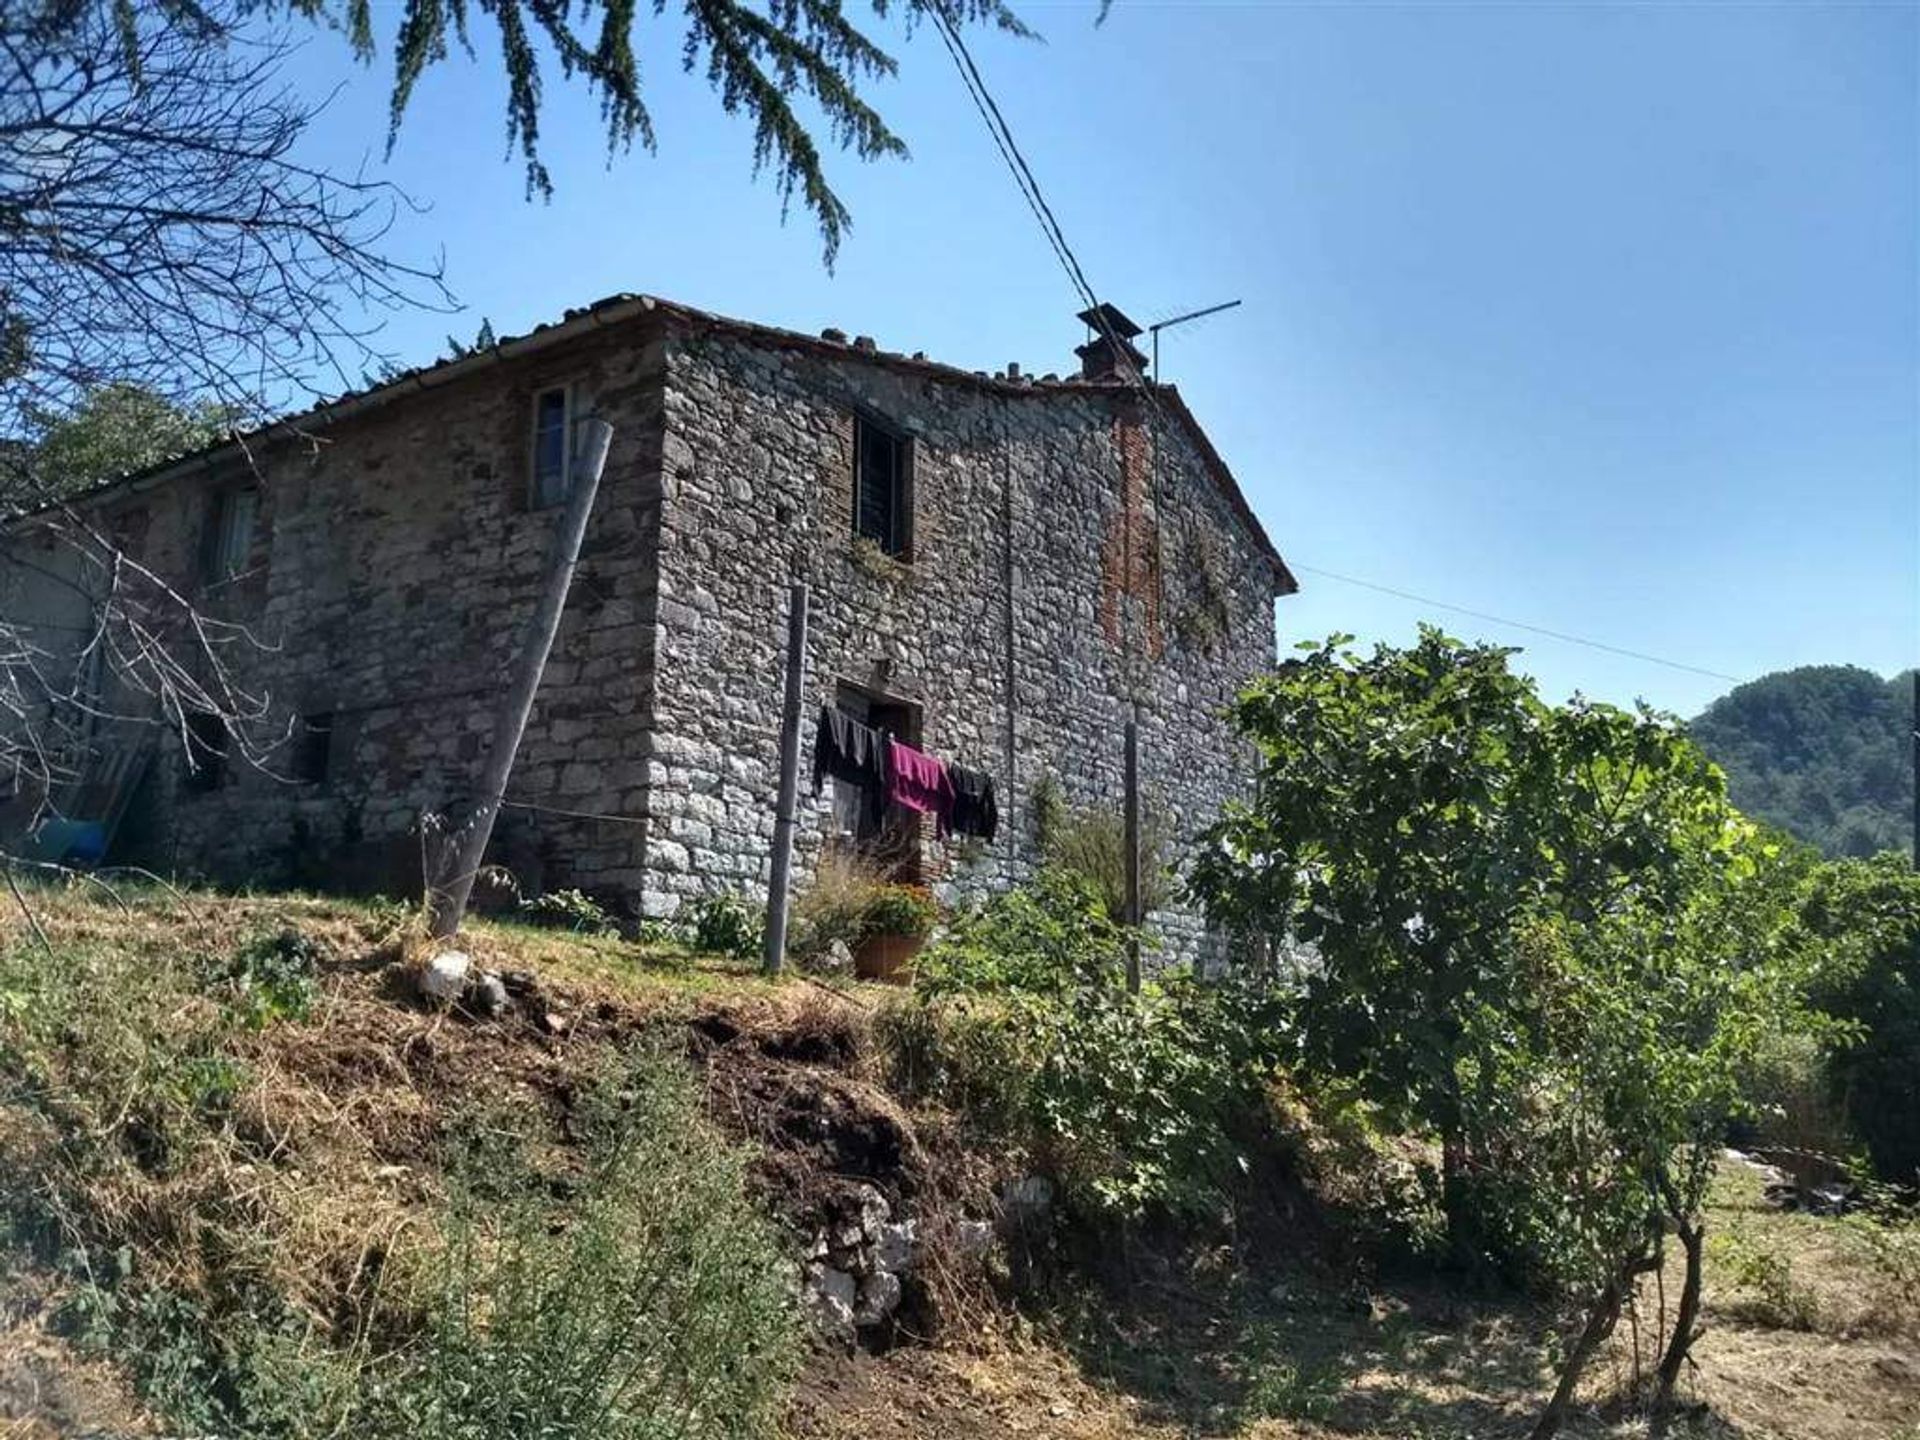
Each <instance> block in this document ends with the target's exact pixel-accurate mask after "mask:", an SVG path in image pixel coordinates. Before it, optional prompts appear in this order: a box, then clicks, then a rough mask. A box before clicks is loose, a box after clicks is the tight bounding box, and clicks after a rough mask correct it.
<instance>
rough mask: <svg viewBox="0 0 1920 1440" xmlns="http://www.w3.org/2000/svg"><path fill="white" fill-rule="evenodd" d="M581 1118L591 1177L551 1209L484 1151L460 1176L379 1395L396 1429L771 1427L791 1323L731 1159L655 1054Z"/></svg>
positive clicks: (696, 1431)
mask: <svg viewBox="0 0 1920 1440" xmlns="http://www.w3.org/2000/svg"><path fill="white" fill-rule="evenodd" d="M578 1124H579V1128H580V1129H581V1130H583V1131H584V1132H585V1135H586V1141H587V1155H586V1170H585V1173H584V1175H582V1176H581V1177H579V1178H578V1180H577V1181H576V1182H575V1183H574V1184H573V1185H572V1186H571V1187H570V1191H571V1193H569V1194H568V1197H567V1200H566V1203H565V1205H564V1206H559V1205H556V1204H555V1203H554V1202H553V1200H552V1198H551V1196H550V1194H549V1193H548V1192H549V1189H550V1188H551V1187H550V1186H549V1185H548V1184H544V1183H543V1184H537V1185H528V1186H525V1187H523V1188H522V1189H521V1190H520V1192H519V1193H517V1194H516V1193H512V1192H511V1191H508V1192H507V1193H504V1194H503V1193H502V1186H501V1184H500V1177H499V1175H498V1173H496V1171H497V1163H496V1162H497V1158H498V1157H497V1154H496V1153H495V1152H493V1151H492V1150H487V1151H483V1152H482V1154H481V1156H480V1158H479V1162H478V1166H477V1170H473V1169H470V1170H468V1171H466V1172H465V1173H464V1174H463V1172H462V1169H461V1167H459V1166H456V1167H455V1171H454V1177H453V1178H454V1182H455V1185H456V1196H455V1200H454V1203H453V1206H452V1209H451V1212H450V1214H449V1218H448V1223H447V1243H446V1248H445V1253H444V1257H443V1260H442V1262H441V1266H440V1273H439V1279H438V1286H437V1293H436V1294H435V1296H434V1297H433V1299H432V1301H431V1303H430V1306H429V1314H430V1317H431V1319H430V1323H429V1337H430V1339H429V1343H428V1344H426V1345H425V1346H424V1347H422V1348H421V1349H420V1351H419V1352H418V1359H417V1360H415V1361H414V1362H413V1363H412V1364H411V1365H410V1366H408V1367H407V1368H406V1369H405V1370H403V1371H402V1372H401V1374H400V1375H399V1376H398V1377H397V1380H396V1381H395V1382H390V1383H389V1384H388V1385H387V1387H386V1391H387V1395H386V1400H387V1404H388V1406H389V1407H390V1409H391V1410H392V1412H393V1413H392V1416H391V1419H392V1422H393V1425H392V1429H393V1433H394V1434H395V1435H396V1436H397V1435H399V1434H401V1433H405V1434H406V1435H407V1436H408V1437H410V1440H493V1437H498V1440H548V1437H551V1440H560V1437H568V1440H572V1437H578V1436H586V1435H591V1436H595V1437H600V1440H645V1437H653V1436H658V1435H674V1436H679V1437H685V1440H722V1437H747V1436H759V1435H763V1434H767V1433H770V1431H771V1429H772V1427H773V1425H774V1422H775V1419H776V1416H777V1411H778V1402H779V1400H780V1397H781V1394H782V1392H783V1386H784V1381H785V1379H786V1377H787V1376H788V1374H789V1373H790V1372H791V1370H792V1368H793V1366H794V1363H795V1361H796V1359H797V1356H798V1353H799V1347H800V1330H799V1327H798V1322H797V1314H796V1310H795V1305H794V1299H793V1296H794V1284H793V1277H792V1276H791V1275H790V1274H789V1273H788V1267H787V1266H786V1265H784V1264H783V1262H782V1259H781V1252H780V1248H779V1245H778V1243H777V1241H776V1239H775V1237H774V1235H773V1233H772V1230H771V1228H770V1226H769V1224H768V1222H767V1221H766V1219H765V1218H764V1217H763V1216H762V1215H761V1214H760V1213H759V1212H758V1211H756V1210H755V1209H754V1207H753V1205H752V1203H751V1202H750V1201H749V1199H748V1198H747V1193H746V1185H745V1166H744V1160H743V1158H742V1154H741V1152H740V1151H739V1150H738V1149H737V1148H735V1147H733V1146H731V1145H729V1144H727V1143H726V1142H725V1141H724V1140H722V1139H721V1138H720V1136H719V1135H717V1134H716V1133H715V1132H714V1130H713V1128H712V1127H711V1125H710V1124H709V1123H708V1122H707V1120H706V1119H705V1117H704V1115H703V1114H702V1112H701V1109H700V1103H699V1097H698V1095H697V1094H696V1093H695V1089H694V1085H693V1081H692V1078H691V1077H690V1076H689V1075H688V1073H687V1071H686V1067H685V1066H684V1065H683V1064H681V1063H679V1062H678V1061H677V1060H676V1059H675V1058H674V1057H672V1056H671V1055H669V1054H668V1053H667V1052H666V1051H665V1050H664V1049H660V1050H646V1051H643V1052H641V1053H640V1054H639V1055H638V1056H636V1057H634V1058H633V1059H632V1060H631V1061H630V1062H628V1063H627V1064H625V1065H624V1066H622V1067H620V1068H618V1069H616V1070H615V1071H613V1072H612V1073H610V1074H609V1075H608V1077H607V1078H606V1080H605V1081H603V1083H602V1084H601V1085H600V1086H599V1088H598V1089H597V1090H595V1091H594V1092H592V1094H591V1095H590V1096H589V1098H588V1101H587V1103H586V1104H585V1105H584V1106H583V1107H581V1109H580V1113H579V1116H578ZM475 1179H478V1180H480V1181H483V1182H484V1188H483V1189H482V1190H479V1191H476V1189H475V1188H474V1187H473V1185H472V1184H471V1183H464V1182H471V1181H473V1180H475Z"/></svg>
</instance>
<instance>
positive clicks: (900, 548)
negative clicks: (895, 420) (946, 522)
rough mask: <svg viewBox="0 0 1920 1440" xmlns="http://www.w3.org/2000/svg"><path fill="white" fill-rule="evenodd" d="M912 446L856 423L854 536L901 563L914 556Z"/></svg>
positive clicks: (860, 417)
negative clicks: (911, 508) (911, 497)
mask: <svg viewBox="0 0 1920 1440" xmlns="http://www.w3.org/2000/svg"><path fill="white" fill-rule="evenodd" d="M911 455H912V445H911V442H910V441H908V440H907V438H906V437H905V436H903V435H899V434H896V433H895V432H894V431H891V430H889V429H887V428H886V427H885V426H883V425H880V424H877V423H875V422H874V421H872V420H869V419H868V418H867V417H865V416H864V415H857V416H855V417H854V421H853V533H854V534H855V535H858V536H860V537H862V538H863V539H867V540H871V541H872V542H873V543H874V544H875V545H878V546H879V547H880V548H881V549H882V550H884V551H885V552H886V553H887V554H889V555H891V556H893V557H894V558H895V559H898V560H906V559H910V558H911V557H912V554H913V525H912V516H911V514H910V513H909V504H908V501H909V497H910V495H911V489H910V486H909V477H910V465H911Z"/></svg>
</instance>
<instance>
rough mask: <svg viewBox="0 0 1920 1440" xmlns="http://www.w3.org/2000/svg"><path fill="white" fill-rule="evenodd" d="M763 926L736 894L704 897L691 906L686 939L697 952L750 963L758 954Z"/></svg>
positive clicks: (755, 914)
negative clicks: (700, 951) (705, 952)
mask: <svg viewBox="0 0 1920 1440" xmlns="http://www.w3.org/2000/svg"><path fill="white" fill-rule="evenodd" d="M765 923H766V922H765V920H764V919H763V917H762V916H760V915H759V914H758V913H757V912H755V910H754V909H753V908H752V907H751V906H749V905H748V904H747V902H746V901H744V900H742V899H741V898H740V897H739V896H738V895H703V896H701V897H700V898H699V899H698V900H696V901H694V902H693V904H692V906H691V907H690V914H689V921H688V927H687V940H688V943H689V944H690V945H692V946H693V948H694V949H696V950H705V951H707V952H708V953H710V954H714V955H726V956H728V957H730V958H732V959H735V960H752V959H755V958H757V957H758V956H759V954H760V947H761V941H762V936H763V935H764V934H765V930H764V926H765Z"/></svg>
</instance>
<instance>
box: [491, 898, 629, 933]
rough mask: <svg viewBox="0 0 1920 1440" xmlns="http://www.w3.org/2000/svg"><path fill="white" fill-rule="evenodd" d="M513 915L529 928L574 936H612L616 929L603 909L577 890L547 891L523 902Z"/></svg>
mask: <svg viewBox="0 0 1920 1440" xmlns="http://www.w3.org/2000/svg"><path fill="white" fill-rule="evenodd" d="M515 915H516V917H517V918H519V919H521V920H525V921H527V922H528V923H529V924H533V925H545V926H548V927H550V928H552V929H555V930H571V931H573V932H574V934H576V935H613V934H616V933H618V931H619V928H620V927H619V926H618V925H617V924H615V923H614V919H613V917H612V916H611V915H609V914H608V913H607V910H606V907H605V906H603V905H602V904H601V903H600V902H599V901H598V900H595V899H594V898H593V897H592V896H591V895H588V894H586V893H584V892H583V891H579V890H549V891H548V892H547V893H546V894H544V895H536V896H535V897H534V898H533V899H531V900H523V901H521V902H520V905H519V907H518V909H517V910H516V911H515Z"/></svg>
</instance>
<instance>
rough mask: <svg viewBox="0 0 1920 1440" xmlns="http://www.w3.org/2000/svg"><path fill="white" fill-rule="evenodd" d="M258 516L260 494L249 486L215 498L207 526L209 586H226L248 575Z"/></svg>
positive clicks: (207, 573)
mask: <svg viewBox="0 0 1920 1440" xmlns="http://www.w3.org/2000/svg"><path fill="white" fill-rule="evenodd" d="M259 514H260V492H259V491H258V490H256V489H254V488H253V487H252V486H250V485H248V486H237V487H235V488H233V489H229V490H222V491H220V492H219V493H218V494H217V495H215V496H214V500H213V515H212V518H211V522H210V523H209V525H208V527H207V555H206V578H207V583H208V584H210V585H220V584H224V583H225V582H226V581H229V580H232V579H235V578H237V577H238V576H239V575H241V574H242V573H244V572H245V570H246V568H247V560H248V557H249V556H251V554H252V553H253V529H254V524H255V522H256V521H257V520H258V518H259Z"/></svg>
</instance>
